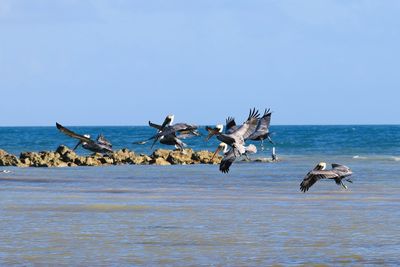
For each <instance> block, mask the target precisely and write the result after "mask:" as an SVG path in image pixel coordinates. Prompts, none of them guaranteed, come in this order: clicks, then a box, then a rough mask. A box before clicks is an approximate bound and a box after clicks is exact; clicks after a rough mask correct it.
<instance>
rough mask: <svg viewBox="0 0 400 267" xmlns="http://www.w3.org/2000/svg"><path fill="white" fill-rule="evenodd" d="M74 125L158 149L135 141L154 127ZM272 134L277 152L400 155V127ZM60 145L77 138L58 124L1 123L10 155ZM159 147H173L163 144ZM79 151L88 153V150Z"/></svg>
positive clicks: (294, 129)
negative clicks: (23, 124) (49, 125)
mask: <svg viewBox="0 0 400 267" xmlns="http://www.w3.org/2000/svg"><path fill="white" fill-rule="evenodd" d="M70 128H71V129H72V130H74V131H76V132H78V133H81V134H90V135H91V136H92V137H93V138H95V137H96V136H97V135H98V134H99V133H103V134H104V135H105V136H106V137H107V138H108V139H109V140H110V141H111V142H112V143H113V147H114V148H115V149H121V148H129V149H131V150H133V151H135V152H138V153H145V154H151V152H152V151H153V150H152V149H151V148H150V146H151V144H147V145H134V144H133V142H135V141H140V140H144V139H147V138H149V137H151V136H152V135H153V134H154V133H155V132H154V129H152V128H150V127H141V126H130V127H122V126H121V127H100V126H98V127H70ZM200 132H201V133H203V134H204V135H206V132H205V130H204V127H200ZM271 132H272V139H273V141H274V142H275V143H276V144H275V147H276V150H277V153H278V154H281V155H286V156H306V155H339V156H342V155H344V156H379V157H381V156H383V157H386V156H388V157H392V158H393V157H394V158H395V157H398V156H399V155H400V145H399V144H400V125H390V126H389V125H376V126H374V125H361V126H360V125H343V126H272V127H271ZM184 142H185V143H186V144H188V146H189V147H191V148H193V149H194V150H201V149H207V150H214V149H215V148H216V146H217V145H218V144H219V142H218V140H216V139H215V138H213V139H211V140H210V141H209V142H204V136H203V137H196V138H190V139H185V140H184ZM249 143H251V142H249ZM60 144H65V145H67V146H69V147H73V146H74V145H75V144H76V141H75V140H74V139H71V138H69V137H67V136H65V135H64V134H62V133H60V132H59V131H58V130H57V129H56V127H0V148H1V149H4V150H6V151H8V152H10V153H14V154H19V153H20V152H23V151H45V150H55V149H56V148H57V146H59V145H60ZM254 144H256V145H257V144H259V143H257V142H255V143H254ZM257 147H259V145H257ZM155 148H167V149H171V147H169V146H165V145H160V144H158V145H156V146H155ZM265 148H266V151H264V153H261V152H262V151H261V150H260V151H259V152H260V153H261V154H265V155H268V156H269V154H270V148H271V144H269V143H268V142H266V143H265ZM78 152H79V153H82V154H85V153H86V151H85V150H83V149H80V150H78Z"/></svg>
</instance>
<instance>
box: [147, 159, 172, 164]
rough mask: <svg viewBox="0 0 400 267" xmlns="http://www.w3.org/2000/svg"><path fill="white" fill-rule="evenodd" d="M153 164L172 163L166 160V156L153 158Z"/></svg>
mask: <svg viewBox="0 0 400 267" xmlns="http://www.w3.org/2000/svg"><path fill="white" fill-rule="evenodd" d="M151 164H154V165H171V163H169V162H168V161H166V160H165V159H164V158H161V157H160V158H156V159H154V160H152V161H151Z"/></svg>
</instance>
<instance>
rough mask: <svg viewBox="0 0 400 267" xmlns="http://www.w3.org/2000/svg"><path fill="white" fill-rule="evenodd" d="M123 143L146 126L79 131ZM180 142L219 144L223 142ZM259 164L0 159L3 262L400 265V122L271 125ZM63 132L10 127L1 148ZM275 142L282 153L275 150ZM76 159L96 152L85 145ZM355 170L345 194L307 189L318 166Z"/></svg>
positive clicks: (43, 146) (321, 186) (319, 186)
mask: <svg viewBox="0 0 400 267" xmlns="http://www.w3.org/2000/svg"><path fill="white" fill-rule="evenodd" d="M71 129H72V130H74V131H76V132H79V133H82V134H90V135H91V136H92V137H96V136H97V134H99V133H103V134H104V135H105V136H106V138H108V139H109V140H110V141H111V142H112V143H113V145H114V146H113V147H114V149H121V148H128V149H131V150H133V151H135V152H136V153H138V154H139V153H144V154H151V153H152V152H153V151H154V149H157V148H167V149H170V147H168V146H164V145H160V144H156V145H155V147H154V148H153V149H152V148H151V143H147V144H145V145H136V144H134V142H137V141H141V140H144V139H147V138H149V137H151V136H152V135H153V134H154V130H153V129H151V128H149V127H141V126H140V127H139V126H137V127H134V126H132V127H122V126H121V127H100V126H99V127H71ZM200 131H201V132H202V133H203V136H199V137H194V138H190V139H186V140H184V141H185V143H186V144H187V145H188V147H189V148H192V149H194V150H210V151H214V150H215V149H216V147H217V146H218V144H219V142H218V140H216V139H215V137H214V138H212V139H211V140H210V141H208V142H205V141H204V137H205V134H206V132H205V130H204V127H201V128H200ZM271 137H272V140H273V141H274V144H273V145H272V144H270V143H268V142H265V143H264V149H263V150H262V149H261V146H260V143H259V142H253V143H254V144H255V145H256V146H257V148H258V153H257V154H255V155H251V156H250V157H251V158H252V159H253V160H252V161H251V162H246V161H238V162H235V163H234V164H233V165H232V166H231V170H230V172H229V173H228V174H224V173H221V172H219V170H218V165H179V166H178V165H174V166H154V165H141V166H139V165H123V166H108V167H67V168H16V167H0V170H1V171H3V170H4V171H5V172H0V266H399V265H400V125H342V126H283V125H282V126H271ZM61 144H64V145H67V146H69V147H73V146H74V145H75V144H76V140H73V139H71V138H69V137H67V136H65V135H63V134H62V133H60V132H59V131H58V130H57V129H56V128H55V127H0V149H3V150H6V151H7V152H9V153H13V154H16V155H18V154H19V153H21V152H24V151H47V150H55V149H56V148H57V147H58V146H59V145H61ZM272 147H275V150H276V154H277V156H278V159H279V160H278V161H277V162H274V163H266V162H259V161H256V159H259V158H270V157H271V153H272ZM77 153H78V154H81V155H87V154H88V152H87V151H85V150H83V149H82V148H79V149H78V150H77ZM321 161H324V162H327V163H328V166H329V164H331V163H339V164H344V165H347V166H349V167H350V168H351V169H352V171H353V173H354V174H353V176H352V181H353V183H346V185H347V186H348V189H344V188H342V187H340V186H338V185H336V184H335V183H334V182H333V181H331V180H320V181H318V182H317V183H316V184H315V185H314V186H312V187H311V188H310V190H309V191H308V192H307V193H302V192H301V191H300V189H299V184H300V182H301V181H302V179H303V178H304V176H305V174H306V173H307V172H308V171H309V170H311V169H312V168H313V167H314V166H315V165H316V164H317V163H319V162H321Z"/></svg>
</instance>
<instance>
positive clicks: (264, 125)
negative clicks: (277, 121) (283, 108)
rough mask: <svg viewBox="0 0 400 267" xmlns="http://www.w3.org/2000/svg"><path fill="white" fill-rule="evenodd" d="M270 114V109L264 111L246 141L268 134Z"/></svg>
mask: <svg viewBox="0 0 400 267" xmlns="http://www.w3.org/2000/svg"><path fill="white" fill-rule="evenodd" d="M271 114H272V113H271V112H270V109H265V111H264V115H263V116H262V117H261V118H260V119H259V120H258V123H257V127H256V129H255V131H254V132H253V133H252V134H251V135H250V136H249V137H248V138H247V139H250V140H254V139H257V138H259V137H261V136H265V135H266V134H268V133H269V125H270V123H271Z"/></svg>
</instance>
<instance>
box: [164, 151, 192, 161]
mask: <svg viewBox="0 0 400 267" xmlns="http://www.w3.org/2000/svg"><path fill="white" fill-rule="evenodd" d="M192 154H193V150H191V149H185V150H184V151H177V150H175V151H171V152H170V153H169V155H168V158H167V161H168V162H169V163H171V164H181V165H184V164H192V163H193V160H192Z"/></svg>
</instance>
